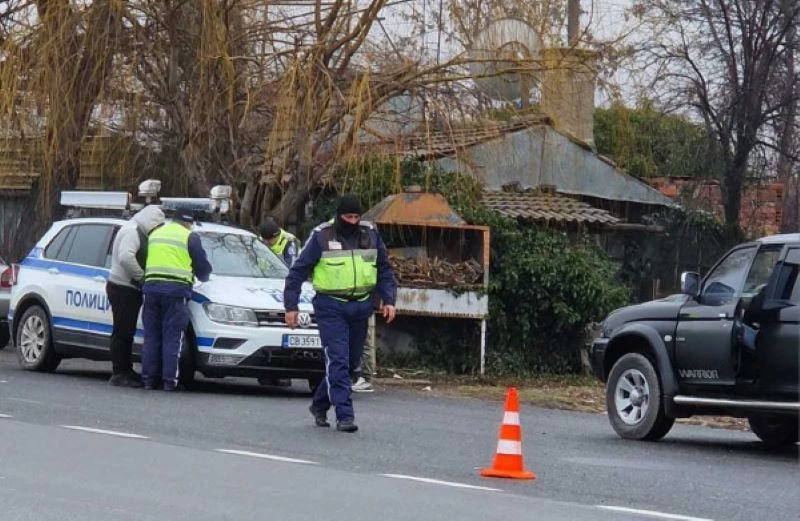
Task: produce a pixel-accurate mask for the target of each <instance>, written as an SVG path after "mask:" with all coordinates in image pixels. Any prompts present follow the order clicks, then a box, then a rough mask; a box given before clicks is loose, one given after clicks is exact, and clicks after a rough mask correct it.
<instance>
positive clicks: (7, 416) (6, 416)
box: [0, 414, 13, 418]
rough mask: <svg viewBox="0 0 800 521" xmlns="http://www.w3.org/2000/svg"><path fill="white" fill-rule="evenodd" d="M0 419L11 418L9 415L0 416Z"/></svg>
mask: <svg viewBox="0 0 800 521" xmlns="http://www.w3.org/2000/svg"><path fill="white" fill-rule="evenodd" d="M0 418H13V416H11V415H10V414H0Z"/></svg>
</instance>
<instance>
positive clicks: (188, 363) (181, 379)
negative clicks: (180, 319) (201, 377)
mask: <svg viewBox="0 0 800 521" xmlns="http://www.w3.org/2000/svg"><path fill="white" fill-rule="evenodd" d="M178 366H179V369H178V383H179V384H180V385H182V386H183V388H184V389H186V390H192V389H194V388H195V385H196V382H195V374H196V372H197V340H196V339H195V336H194V332H193V331H192V330H191V328H190V329H188V330H187V331H186V334H185V335H184V340H183V346H182V349H181V356H180V358H179V360H178Z"/></svg>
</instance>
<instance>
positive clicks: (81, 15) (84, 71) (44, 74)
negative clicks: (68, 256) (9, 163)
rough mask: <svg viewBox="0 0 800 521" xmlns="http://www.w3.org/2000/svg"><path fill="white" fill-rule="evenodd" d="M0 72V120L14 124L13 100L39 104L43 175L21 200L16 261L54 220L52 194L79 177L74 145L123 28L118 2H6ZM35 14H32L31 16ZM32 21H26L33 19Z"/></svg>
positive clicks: (103, 81)
mask: <svg viewBox="0 0 800 521" xmlns="http://www.w3.org/2000/svg"><path fill="white" fill-rule="evenodd" d="M6 4H7V5H6V6H5V7H6V9H7V11H6V13H5V14H6V16H4V21H5V22H6V23H5V24H4V26H5V28H6V34H5V37H4V38H3V40H2V42H1V45H2V49H1V50H2V55H3V57H4V61H3V63H2V69H0V78H2V80H0V81H2V85H3V95H2V96H0V115H1V116H0V117H3V118H7V121H6V122H5V124H6V125H8V127H9V128H14V127H16V128H17V129H18V130H22V129H21V128H20V127H19V121H20V118H19V112H18V111H19V109H20V107H19V102H20V98H21V97H22V98H24V99H27V100H32V101H33V103H35V104H38V105H39V106H42V107H46V117H45V122H44V125H43V128H40V129H37V130H39V131H41V134H42V140H41V144H42V145H41V149H40V150H37V151H36V152H38V154H40V156H41V158H42V175H41V176H40V177H39V178H38V180H37V182H36V183H35V185H34V189H33V191H32V193H31V194H30V196H29V198H28V202H27V205H26V209H25V211H24V215H30V216H34V218H31V219H23V220H22V222H21V225H20V226H21V229H20V230H18V231H17V233H16V240H15V244H14V246H13V247H12V250H13V251H12V254H13V255H15V256H20V255H22V254H23V253H24V251H25V250H26V249H27V248H28V247H29V246H30V241H31V237H38V236H39V235H40V233H41V231H42V230H43V229H44V228H45V227H46V226H48V225H49V223H50V220H51V219H52V218H53V217H54V216H58V215H59V206H58V204H57V203H58V194H59V192H60V191H61V190H62V189H71V188H75V187H76V186H77V184H78V180H79V177H80V154H81V142H82V140H83V138H84V136H86V134H87V131H88V127H89V121H90V118H91V116H92V113H93V111H94V110H95V108H96V106H97V102H98V99H99V97H100V96H101V93H102V91H103V89H104V88H105V86H106V82H107V79H108V77H109V75H110V73H111V70H112V66H113V59H114V54H115V53H114V50H115V49H117V46H118V44H119V39H120V35H121V31H122V12H121V10H120V7H121V3H120V2H116V1H112V0H96V1H94V2H92V3H91V4H90V5H88V6H87V7H83V8H79V7H76V6H75V5H73V3H72V2H70V1H69V0H37V1H36V2H26V3H16V4H15V3H13V2H7V3H6ZM33 9H35V13H34V12H33V11H32V10H33ZM34 17H35V18H36V19H38V22H30V20H31V19H32V18H34Z"/></svg>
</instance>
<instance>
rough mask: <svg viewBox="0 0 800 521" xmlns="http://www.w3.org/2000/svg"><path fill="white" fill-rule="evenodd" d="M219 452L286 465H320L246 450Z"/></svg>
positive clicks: (224, 450)
mask: <svg viewBox="0 0 800 521" xmlns="http://www.w3.org/2000/svg"><path fill="white" fill-rule="evenodd" d="M215 450H216V451H217V452H224V453H225V454H237V455H239V456H250V457H251V458H261V459H269V460H273V461H284V462H286V463H303V464H305V465H318V463H317V462H316V461H309V460H306V459H297V458H287V457H285V456H273V455H272V454H261V453H259V452H248V451H246V450H233V449H215Z"/></svg>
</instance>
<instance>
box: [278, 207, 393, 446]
mask: <svg viewBox="0 0 800 521" xmlns="http://www.w3.org/2000/svg"><path fill="white" fill-rule="evenodd" d="M309 275H310V276H311V280H312V283H313V285H314V291H315V292H316V295H315V296H314V300H313V304H314V314H315V316H316V320H317V324H318V326H319V334H320V337H321V338H322V345H323V348H324V358H325V379H324V380H323V381H322V382H321V383H320V384H319V385H318V386H317V388H316V389H314V398H313V399H312V402H311V407H310V410H311V414H313V415H314V421H315V423H316V424H317V426H319V427H329V426H330V424H329V423H328V409H330V407H331V405H333V406H334V407H335V409H336V429H337V430H339V431H343V432H355V431H357V430H358V427H357V426H356V424H355V414H354V413H353V401H352V399H351V397H350V369H351V368H353V369H355V368H356V367H357V366H358V364H359V362H360V360H361V352H362V350H363V349H364V342H365V340H366V337H367V326H368V321H369V317H370V315H371V314H372V313H373V309H374V308H373V300H372V298H371V297H372V293H373V291H374V290H376V289H377V291H378V294H379V295H380V297H381V299H382V300H383V303H384V307H383V316H384V318H385V319H386V321H387V322H391V321H392V320H393V319H394V315H395V310H394V302H395V294H396V292H397V286H396V283H395V279H394V273H393V272H392V268H391V266H390V265H389V257H388V256H387V254H386V248H385V246H384V245H383V241H382V240H381V237H380V234H378V231H377V230H376V229H375V228H374V227H373V226H372V225H371V224H370V223H367V222H365V221H361V203H360V202H359V200H358V198H357V197H356V196H354V195H351V194H347V195H345V196H343V197H342V198H341V199H340V200H339V204H338V206H337V208H336V218H335V219H334V221H333V222H332V223H331V222H327V223H324V224H321V225H319V226H317V227H316V228H315V229H314V231H313V232H312V233H311V235H310V236H309V238H308V241H307V242H306V244H305V246H304V247H303V250H302V251H301V252H300V256H299V257H298V258H297V260H296V261H295V262H294V264H293V265H292V267H291V269H290V270H289V276H288V277H287V278H286V286H285V288H284V292H283V299H284V306H285V308H286V323H287V324H288V325H289V327H297V322H298V307H297V303H298V300H299V298H300V288H301V286H302V284H303V282H305V281H306V280H307V279H308V277H309Z"/></svg>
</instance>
